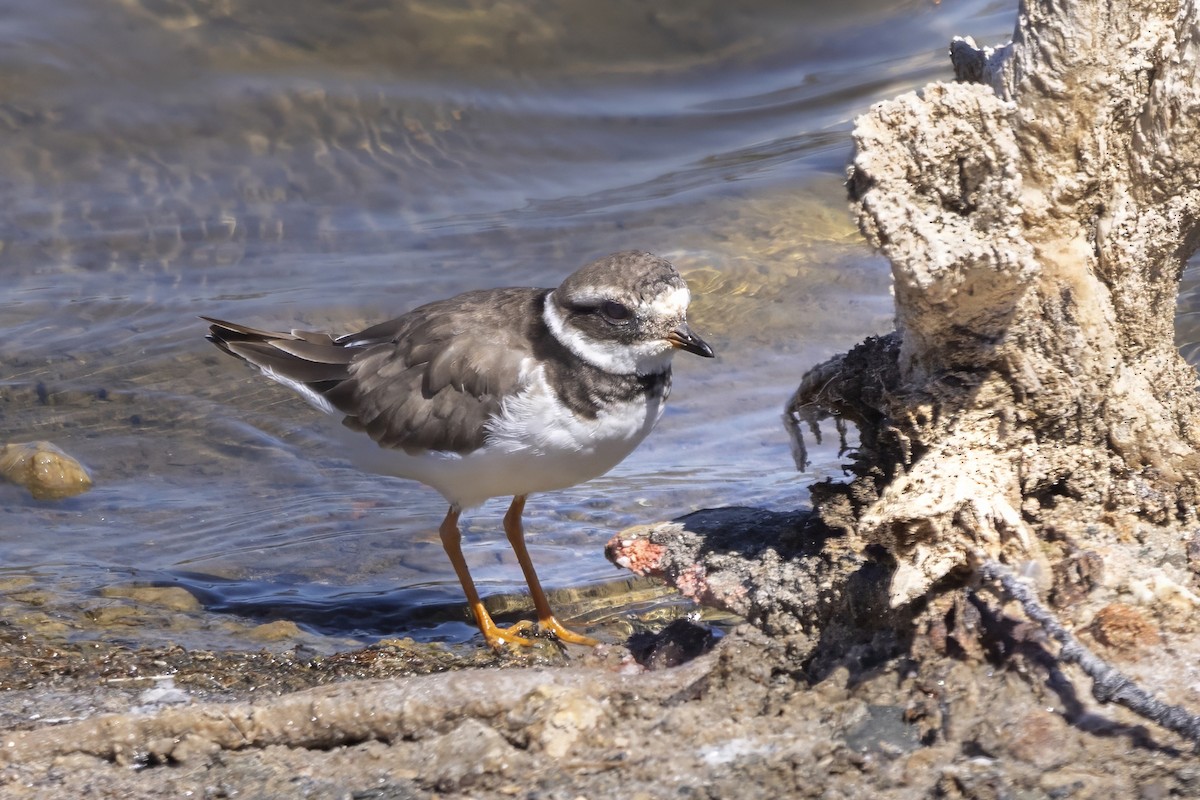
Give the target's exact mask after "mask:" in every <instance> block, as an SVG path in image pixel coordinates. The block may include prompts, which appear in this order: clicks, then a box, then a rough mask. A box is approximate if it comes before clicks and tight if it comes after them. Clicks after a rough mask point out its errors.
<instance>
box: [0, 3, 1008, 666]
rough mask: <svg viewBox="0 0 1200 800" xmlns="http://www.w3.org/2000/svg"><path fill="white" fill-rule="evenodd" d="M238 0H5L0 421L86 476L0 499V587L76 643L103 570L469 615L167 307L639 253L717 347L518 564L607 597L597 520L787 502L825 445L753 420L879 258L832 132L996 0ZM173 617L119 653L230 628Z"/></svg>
mask: <svg viewBox="0 0 1200 800" xmlns="http://www.w3.org/2000/svg"><path fill="white" fill-rule="evenodd" d="M252 5H253V8H250V9H243V8H241V7H240V5H239V6H237V7H234V6H228V5H226V4H210V3H200V2H183V1H182V0H178V1H175V2H172V0H153V1H152V0H120V1H118V0H113V2H109V3H95V2H84V1H83V0H61V1H60V2H56V3H53V4H46V3H35V2H32V1H31V0H26V1H25V2H14V3H10V4H8V5H7V7H6V10H5V11H4V12H2V16H0V63H2V65H3V74H4V76H5V77H4V80H3V83H0V129H2V130H3V136H2V137H0V197H2V198H3V202H2V203H0V240H2V241H0V244H2V245H3V246H2V247H0V276H2V277H3V283H2V284H0V440H2V441H23V440H29V439H48V440H51V441H53V442H55V443H56V444H58V445H59V446H61V447H63V448H64V449H66V450H67V451H68V452H70V453H72V454H73V455H75V456H76V457H78V458H80V459H81V460H82V461H83V462H84V463H85V464H87V465H88V466H89V467H90V469H91V470H92V472H93V475H94V477H95V480H96V488H95V489H93V490H92V491H91V492H89V493H87V494H84V495H82V496H80V497H77V498H73V499H71V500H67V501H61V502H57V503H52V504H51V503H39V502H37V501H34V500H32V499H30V498H29V497H28V496H27V495H26V494H25V493H24V492H23V491H22V490H20V489H19V488H17V487H15V486H11V485H6V484H0V564H2V565H3V570H2V571H0V588H3V589H4V590H5V591H6V592H7V594H8V596H10V597H14V596H18V595H19V598H18V599H20V597H24V598H26V599H27V604H28V605H30V606H36V607H37V608H38V609H39V613H41V614H43V616H44V617H45V618H47V619H51V620H53V619H61V620H64V621H65V622H64V623H63V624H64V625H65V626H66V629H67V631H68V632H69V633H76V634H78V635H106V636H108V635H112V634H111V632H110V631H106V630H104V629H100V628H96V629H90V628H88V627H87V626H86V625H82V624H81V623H78V621H77V620H78V617H79V609H95V608H96V607H97V603H99V602H100V601H99V600H97V598H98V597H100V596H101V594H100V593H101V591H102V590H103V589H104V588H105V587H111V586H113V585H120V584H129V583H162V584H172V585H179V586H183V587H185V588H187V589H189V591H191V592H192V593H193V594H195V595H196V596H197V597H198V598H199V599H200V600H201V602H202V603H203V605H204V609H203V615H204V616H205V617H206V618H207V619H218V620H220V619H229V620H247V621H249V622H262V621H269V620H274V619H292V620H294V621H296V622H298V623H300V625H301V627H302V628H304V629H305V630H306V631H307V632H308V634H310V635H312V636H314V637H318V638H319V637H330V640H331V641H333V640H336V641H343V640H348V638H347V637H353V638H355V639H357V640H364V639H366V640H369V639H372V638H377V637H380V636H385V635H403V634H415V635H418V636H419V637H423V638H435V639H436V638H444V639H451V640H456V639H462V638H466V637H469V636H471V634H472V629H471V627H470V626H469V625H467V624H466V623H465V619H466V618H465V616H464V611H463V604H462V600H461V592H460V590H459V587H458V584H457V582H456V580H455V578H454V575H453V573H452V571H451V570H450V568H449V565H448V563H447V561H446V559H445V556H444V554H443V553H442V550H441V547H440V545H439V543H438V540H437V534H436V528H437V524H438V522H439V521H440V520H441V517H442V515H443V514H444V512H445V508H444V504H443V501H442V500H441V498H440V497H438V496H437V495H436V494H435V493H434V492H433V491H431V490H428V489H425V488H423V487H421V486H419V485H417V484H413V483H409V482H404V481H399V480H393V479H383V478H378V477H375V476H370V475H364V474H361V473H358V472H356V471H355V470H354V469H352V468H351V467H350V466H349V465H348V464H346V463H345V462H344V461H342V460H340V459H339V456H338V453H337V452H336V451H335V450H333V449H332V448H331V446H330V445H331V443H330V442H329V441H327V440H325V439H324V438H323V436H324V434H323V433H322V431H321V428H320V427H319V426H318V425H317V424H316V423H317V421H316V419H315V412H313V411H311V409H309V408H308V406H306V405H305V404H304V403H303V402H302V401H300V400H299V399H297V398H295V397H293V396H291V395H290V394H289V392H288V391H287V390H285V389H282V388H280V387H278V386H275V385H273V384H270V383H268V382H267V381H265V380H263V379H261V378H259V377H257V376H256V375H254V374H253V373H252V372H251V371H249V370H247V369H245V368H243V367H241V366H240V365H239V364H237V363H236V362H234V361H233V360H232V359H229V358H227V357H224V356H222V355H221V354H220V353H218V352H217V351H216V350H215V349H214V348H213V347H212V346H211V345H209V344H207V343H206V342H205V341H204V340H203V338H202V337H203V333H204V325H203V324H202V323H201V322H200V321H199V320H198V319H196V316H197V315H198V314H212V315H217V316H220V317H223V318H226V319H232V320H240V321H245V322H249V323H253V324H261V325H263V326H267V327H270V326H279V327H290V326H293V325H297V326H306V327H329V328H333V329H336V330H339V331H347V330H352V329H354V328H355V327H356V326H362V325H364V324H367V323H369V322H372V321H379V320H381V319H385V318H388V317H390V316H394V315H395V314H397V313H399V312H402V311H404V310H407V309H408V308H411V307H413V306H415V305H419V304H421V303H423V302H427V301H430V300H434V299H437V298H440V297H444V296H447V295H450V294H454V293H456V292H458V291H462V290H465V289H469V288H480V287H487V286H500V285H537V286H551V285H554V284H555V283H556V282H557V281H558V280H560V279H561V278H562V277H563V276H564V275H566V274H567V273H569V272H570V271H572V270H573V269H574V268H576V267H577V266H579V265H581V264H583V263H585V262H586V261H589V260H591V259H592V258H595V257H598V256H601V255H604V254H605V253H608V252H612V251H615V250H620V249H627V248H639V249H646V250H651V251H654V252H657V253H659V254H661V255H664V256H667V257H668V258H671V259H672V260H673V261H674V262H675V263H676V264H677V265H678V266H679V267H680V268H681V269H682V270H683V271H684V272H685V274H686V275H687V277H688V279H689V282H690V283H691V285H692V288H693V293H694V295H695V297H696V299H695V303H694V306H693V311H692V313H691V321H692V324H693V326H694V327H695V328H696V329H697V330H698V331H700V332H701V333H702V334H703V335H704V336H705V337H706V338H707V339H708V340H709V341H710V342H711V343H712V344H713V346H714V347H715V348H716V350H717V351H718V353H719V358H718V359H717V360H716V361H715V362H714V361H705V360H701V359H691V358H688V357H687V356H681V357H679V358H677V359H676V380H675V389H674V392H673V395H672V398H671V406H670V407H669V409H668V411H667V413H666V415H665V416H664V418H663V420H662V422H661V423H660V425H659V427H658V429H657V430H656V432H655V433H654V435H653V436H652V437H651V438H650V440H649V441H648V442H647V443H646V444H644V445H643V446H642V447H641V448H640V449H639V450H638V451H637V452H636V453H635V454H634V455H633V456H631V457H630V458H629V459H627V460H626V461H625V462H624V463H623V464H622V465H621V466H620V467H618V468H617V469H616V470H614V471H613V472H612V473H610V474H609V475H607V476H605V477H603V478H600V479H598V480H595V481H592V482H590V483H588V484H585V485H583V486H578V487H575V488H573V489H570V490H566V491H562V492H556V493H553V494H548V495H544V496H538V497H534V498H532V499H531V501H530V503H529V506H528V509H527V516H526V523H527V529H528V531H529V532H530V540H531V541H530V544H531V550H532V552H533V557H534V560H535V563H536V564H537V565H538V566H539V568H540V571H541V573H542V576H543V579H544V581H545V583H546V584H547V585H548V586H551V587H592V589H593V590H595V587H596V585H597V584H601V583H604V582H608V581H624V577H625V576H624V575H623V574H622V573H621V572H620V571H618V570H616V569H615V568H614V567H612V566H611V565H610V564H608V562H607V561H605V559H604V557H603V553H602V545H603V542H604V541H605V540H606V539H607V538H608V537H609V536H611V534H612V533H613V532H615V531H617V530H620V529H621V528H622V527H625V526H627V525H631V524H637V523H642V522H650V521H655V520H660V519H667V518H671V517H675V516H678V515H681V514H683V513H686V512H689V511H692V510H695V509H698V508H702V507H708V506H717V505H732V504H755V505H765V506H769V507H776V508H793V507H797V506H799V505H801V504H803V503H805V502H806V499H807V495H806V491H805V486H806V485H807V484H809V483H810V482H812V481H813V480H814V479H819V478H821V477H824V476H830V475H832V476H836V475H838V474H839V473H840V467H839V455H838V452H837V442H836V441H830V440H829V439H827V440H826V442H825V444H824V445H823V446H820V447H817V448H815V449H814V450H813V452H812V453H811V455H812V457H813V464H812V465H811V466H810V467H809V469H808V471H807V472H805V473H799V472H797V471H796V470H795V468H794V465H793V463H792V458H791V455H790V450H789V445H788V441H787V437H786V435H785V432H784V429H783V427H782V425H781V424H780V415H781V412H782V408H783V404H784V403H785V401H786V400H787V398H788V396H789V394H790V393H791V391H792V390H793V389H794V388H795V386H796V383H797V382H798V380H799V377H800V375H801V374H802V372H803V371H804V370H805V369H806V368H808V367H809V366H811V365H813V364H815V363H817V362H819V361H821V360H822V359H824V358H826V357H829V356H831V355H833V354H835V353H837V352H840V351H842V350H844V349H846V348H847V347H848V346H850V345H852V344H854V343H855V342H857V341H859V340H861V339H862V338H863V337H864V336H866V335H869V334H874V333H880V332H883V331H886V330H888V329H889V328H890V315H891V300H890V296H889V277H888V274H887V269H886V265H885V264H884V263H883V262H882V261H881V260H880V259H878V258H877V257H875V256H873V255H872V254H871V253H870V252H869V251H868V250H867V248H866V247H865V246H864V245H863V243H862V242H861V241H860V238H859V237H858V235H857V234H856V232H855V229H854V227H853V223H852V220H851V219H850V216H849V214H848V212H847V210H846V207H845V199H844V191H843V189H842V187H841V181H842V175H843V170H844V166H845V163H846V160H847V158H848V156H849V152H850V142H849V134H848V132H849V130H850V127H851V121H852V119H853V117H854V116H855V115H856V114H858V113H861V112H862V111H863V110H865V109H866V107H867V106H868V105H869V104H870V103H871V102H874V101H875V100H878V99H882V98H884V97H888V96H892V95H894V94H896V93H898V92H900V91H903V90H906V89H909V88H914V87H917V86H920V85H921V84H923V83H925V82H927V81H930V80H934V79H947V78H949V76H950V70H949V63H948V60H947V59H946V57H945V49H946V46H947V43H948V41H949V39H950V37H951V36H952V35H954V34H972V35H974V36H976V37H977V38H978V39H980V40H981V41H995V42H999V41H1002V40H1003V39H1005V38H1006V37H1007V35H1008V32H1009V31H1010V30H1011V29H1012V26H1013V20H1014V14H1015V3H1012V2H988V1H986V0H964V1H963V2H956V1H954V0H945V1H944V2H942V3H940V4H938V3H932V2H926V1H924V0H922V1H920V2H915V1H914V2H895V1H893V2H888V3H886V4H878V3H866V2H849V3H844V4H841V5H838V6H837V7H835V8H831V7H829V6H828V4H823V3H822V4H818V3H811V2H800V3H798V2H794V1H793V0H776V1H772V0H754V1H753V2H745V3H738V4H730V3H719V2H692V3H665V4H655V5H654V9H653V10H648V9H647V6H646V4H644V3H638V2H633V1H632V0H614V2H609V3H604V4H596V3H591V2H584V1H583V0H568V1H567V2H562V0H559V1H558V2H553V3H551V2H544V1H542V0H513V1H512V2H504V3H494V2H487V3H484V2H478V1H477V0H474V1H472V0H459V2H444V0H437V1H436V2H434V0H429V1H428V2H400V1H399V0H396V2H387V1H386V0H379V1H378V2H371V1H368V0H363V1H362V2H354V3H346V4H336V5H335V4H327V3H324V2H318V1H317V0H305V1H304V2H296V1H295V0H288V2H282V0H275V1H274V2H259V3H256V4H252ZM503 511H504V504H503V501H499V500H496V501H492V502H491V503H489V504H488V505H486V506H485V507H484V508H482V509H480V510H478V511H476V512H474V513H472V514H471V515H470V516H469V517H468V518H467V520H466V523H467V524H466V529H465V533H466V547H467V557H468V561H469V563H470V565H471V568H472V571H473V572H474V575H475V577H476V580H477V582H478V583H479V585H480V587H481V589H482V591H483V592H484V593H485V594H488V595H497V594H506V593H512V592H520V591H522V590H523V588H524V584H523V582H522V580H521V578H520V572H519V570H518V568H517V565H516V562H515V559H514V558H513V557H512V555H511V553H510V552H509V550H508V546H507V544H506V543H505V541H504V539H503V536H502V535H499V534H498V530H499V525H500V516H501V515H502V513H503ZM639 586H640V585H639ZM628 590H629V586H627V585H626V584H624V583H621V584H618V585H617V586H616V588H615V590H614V592H612V593H608V594H606V593H605V592H604V591H599V590H595V592H594V593H597V596H596V597H595V598H593V599H592V600H591V601H587V600H586V598H585V602H583V605H582V607H581V608H579V609H576V610H579V611H580V613H583V614H585V615H590V614H594V613H599V612H597V609H601V610H602V609H603V608H604V607H607V606H618V607H624V606H622V603H623V601H622V600H621V599H620V598H621V597H626V598H628V597H629V595H628ZM641 590H642V589H639V591H641ZM566 599H567V600H572V599H575V600H577V599H578V598H571V597H568V598H566ZM643 600H644V598H643V599H638V600H637V601H636V603H641V602H643ZM22 602H26V601H22ZM105 602H108V601H105ZM647 602H648V601H647ZM589 603H590V606H589ZM636 603H634V602H631V603H629V604H628V605H629V607H632V606H633V605H636ZM105 607H106V608H107V607H108V606H105ZM88 613H92V611H89V612H88ZM181 613H182V612H181ZM173 620H174V617H173V616H172V615H171V614H164V615H162V616H161V618H154V619H152V620H150V621H145V620H143V621H142V622H140V623H139V624H138V625H136V626H130V627H129V628H128V629H126V630H123V632H122V634H121V635H122V636H126V637H128V638H129V639H130V641H132V642H135V643H136V642H141V641H150V640H160V639H163V638H170V639H173V640H177V641H180V642H181V643H183V644H197V643H200V644H205V645H208V646H221V645H222V644H225V645H238V644H241V643H242V640H241V639H240V638H239V637H240V636H241V632H240V631H241V629H240V628H238V627H237V626H228V627H221V626H219V625H218V626H217V627H216V628H207V629H205V630H203V631H199V630H196V629H195V628H187V629H186V630H185V629H182V628H180V627H179V626H178V625H176V622H175V621H173ZM81 625H82V626H81Z"/></svg>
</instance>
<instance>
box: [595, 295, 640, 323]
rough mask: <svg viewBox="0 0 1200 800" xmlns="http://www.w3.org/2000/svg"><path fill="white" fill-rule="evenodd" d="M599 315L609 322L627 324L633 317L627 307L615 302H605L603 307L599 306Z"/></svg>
mask: <svg viewBox="0 0 1200 800" xmlns="http://www.w3.org/2000/svg"><path fill="white" fill-rule="evenodd" d="M600 313H601V314H603V315H604V318H605V319H607V320H608V321H609V322H627V321H629V319H630V318H632V317H633V313H632V312H631V311H630V310H629V306H626V305H622V304H621V303H618V302H616V301H615V300H606V301H605V302H604V305H602V306H600Z"/></svg>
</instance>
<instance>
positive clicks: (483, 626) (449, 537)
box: [438, 506, 533, 649]
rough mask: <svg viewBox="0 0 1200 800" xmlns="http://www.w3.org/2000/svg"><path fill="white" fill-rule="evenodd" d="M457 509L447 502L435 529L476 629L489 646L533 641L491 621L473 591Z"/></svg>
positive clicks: (529, 643)
mask: <svg viewBox="0 0 1200 800" xmlns="http://www.w3.org/2000/svg"><path fill="white" fill-rule="evenodd" d="M461 513H462V510H461V509H460V508H458V507H457V506H450V510H449V511H447V512H446V518H445V519H444V520H442V526H441V527H440V528H439V529H438V533H440V534H441V537H442V547H443V548H445V550H446V555H448V556H450V563H451V564H453V565H454V572H455V574H457V575H458V582H459V583H461V584H462V588H463V593H464V594H466V596H467V603H468V604H469V605H470V606H471V612H472V613H473V614H474V615H475V624H476V625H478V626H479V632H480V633H482V634H483V638H484V639H486V640H487V643H488V645H490V646H491V647H492V648H493V649H499V648H500V647H501V646H502V645H503V643H504V642H511V643H512V644H524V645H531V644H533V641H532V640H531V639H526V638H525V637H524V636H518V635H517V631H518V630H519V628H517V629H515V630H505V629H504V628H501V627H499V626H498V625H496V623H495V622H493V621H492V615H491V614H489V613H488V611H487V609H486V608H484V607H483V602H482V601H481V600H480V599H479V593H478V592H477V591H475V582H474V581H472V580H471V573H470V571H469V570H468V569H467V562H466V561H465V560H464V559H463V554H462V533H461V532H460V531H459V529H458V516H459V514H461ZM514 628H515V626H514Z"/></svg>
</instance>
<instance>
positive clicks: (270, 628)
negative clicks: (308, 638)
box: [246, 619, 304, 642]
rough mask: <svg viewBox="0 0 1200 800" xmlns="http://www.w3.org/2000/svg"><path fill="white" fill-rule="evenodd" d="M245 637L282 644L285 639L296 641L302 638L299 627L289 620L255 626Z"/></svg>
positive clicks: (278, 620)
mask: <svg viewBox="0 0 1200 800" xmlns="http://www.w3.org/2000/svg"><path fill="white" fill-rule="evenodd" d="M246 633H247V635H248V636H249V637H250V638H252V639H258V640H259V641H262V642H282V641H284V640H286V639H298V638H300V637H301V636H303V635H304V634H303V632H302V631H301V630H300V626H298V625H297V624H296V623H294V622H292V621H291V620H290V619H277V620H275V621H274V622H264V623H263V624H262V625H255V626H254V627H253V628H251V629H250V630H249V631H247V632H246Z"/></svg>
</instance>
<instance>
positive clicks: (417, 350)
mask: <svg viewBox="0 0 1200 800" xmlns="http://www.w3.org/2000/svg"><path fill="white" fill-rule="evenodd" d="M547 291H548V290H544V289H496V290H491V291H481V292H468V293H467V294H463V295H459V296H457V297H454V298H451V299H449V300H442V301H439V302H436V303H430V304H429V305H426V306H422V307H420V308H418V309H414V310H413V311H410V312H409V313H407V314H405V315H403V316H401V317H397V318H396V319H394V320H390V321H388V322H384V323H381V324H379V325H375V326H372V327H370V328H367V329H366V330H364V331H361V332H359V333H356V334H350V335H347V336H342V337H340V338H337V339H334V338H331V337H330V336H329V335H328V334H323V333H311V332H307V331H292V332H291V333H290V334H284V333H274V332H271V331H262V330H258V329H255V328H249V327H246V326H243V325H237V324H234V323H228V322H221V321H219V320H211V319H210V320H209V322H211V323H213V324H212V327H211V328H210V332H209V339H210V340H212V341H213V342H214V343H215V344H216V345H217V346H218V347H221V349H223V350H225V351H226V352H228V353H231V354H232V355H235V356H237V357H239V358H242V359H244V360H245V361H248V362H250V363H251V364H254V365H255V366H257V367H259V368H260V369H262V370H264V371H268V372H269V374H270V375H271V377H274V378H275V379H277V380H279V379H282V380H283V381H284V382H285V383H288V384H289V385H292V386H293V388H296V389H297V390H299V391H301V392H302V393H305V394H308V393H310V392H311V393H312V394H311V395H309V396H310V399H313V400H314V402H320V401H324V402H325V403H327V404H329V405H331V406H332V407H333V408H335V409H337V410H338V411H341V412H342V413H344V414H345V415H346V417H345V419H344V420H343V422H344V423H345V424H346V425H347V426H348V427H350V428H354V429H356V430H362V431H365V432H366V433H367V434H368V435H369V436H370V437H371V438H372V439H374V440H375V441H376V442H378V443H379V445H380V446H382V447H394V448H400V449H404V450H406V451H410V452H416V451H419V450H441V451H449V452H456V453H467V452H470V451H472V450H475V449H477V448H479V447H481V446H482V445H483V441H484V437H485V435H486V431H485V429H484V423H485V422H486V420H487V418H488V417H489V415H491V414H493V413H495V412H497V411H498V410H499V408H500V403H501V401H502V399H503V397H504V395H506V394H508V393H510V392H512V391H513V390H514V389H515V388H516V387H517V384H518V381H519V379H520V369H521V362H522V360H523V359H524V358H526V357H527V356H529V355H530V352H531V346H530V344H529V341H530V336H536V335H538V334H539V333H544V331H545V328H544V325H543V323H542V315H541V308H542V301H543V299H544V297H545V295H546V293H547ZM316 397H319V398H320V400H316Z"/></svg>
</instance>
